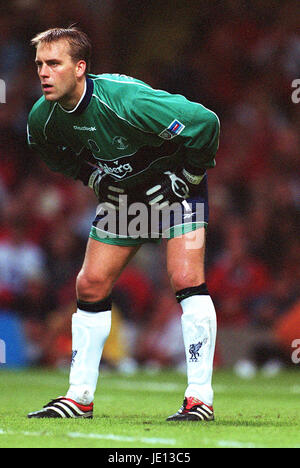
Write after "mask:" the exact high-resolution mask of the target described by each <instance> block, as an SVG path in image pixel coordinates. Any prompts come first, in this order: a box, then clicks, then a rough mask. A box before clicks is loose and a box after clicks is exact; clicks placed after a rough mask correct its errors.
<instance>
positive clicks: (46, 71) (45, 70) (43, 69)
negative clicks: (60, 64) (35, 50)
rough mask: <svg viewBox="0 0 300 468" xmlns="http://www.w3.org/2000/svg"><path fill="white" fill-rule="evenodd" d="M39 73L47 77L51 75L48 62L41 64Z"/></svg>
mask: <svg viewBox="0 0 300 468" xmlns="http://www.w3.org/2000/svg"><path fill="white" fill-rule="evenodd" d="M39 75H40V77H47V76H49V75H50V73H49V67H48V65H47V64H45V63H44V64H43V65H42V66H41V68H40V70H39Z"/></svg>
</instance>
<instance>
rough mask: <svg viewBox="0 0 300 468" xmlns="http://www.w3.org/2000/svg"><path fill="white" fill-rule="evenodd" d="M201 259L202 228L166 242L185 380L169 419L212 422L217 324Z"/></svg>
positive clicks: (203, 241) (203, 249) (202, 256)
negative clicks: (176, 408)
mask: <svg viewBox="0 0 300 468" xmlns="http://www.w3.org/2000/svg"><path fill="white" fill-rule="evenodd" d="M204 260H205V228H204V227H203V228H200V229H197V230H196V231H193V232H190V233H188V234H184V235H182V236H180V237H175V238H173V239H170V240H169V241H168V247H167V265H168V273H169V277H170V281H171V285H172V288H173V290H174V292H175V293H176V298H177V301H178V302H179V303H180V305H181V307H182V312H183V314H182V330H183V339H184V345H185V352H186V360H187V378H188V386H187V389H186V392H185V403H184V406H183V407H182V408H181V410H180V411H179V412H178V413H177V414H176V415H173V416H171V417H170V418H168V419H169V420H178V419H188V420H191V419H195V420H203V419H204V420H212V419H213V410H212V405H213V389H212V373H213V359H214V351H215V342H216V329H217V324H216V313H215V308H214V305H213V302H212V299H211V297H210V295H209V292H208V290H207V286H206V283H205V268H204ZM199 401H200V403H199ZM201 402H202V403H203V404H201Z"/></svg>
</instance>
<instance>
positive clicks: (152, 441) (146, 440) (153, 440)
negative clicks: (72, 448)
mask: <svg viewBox="0 0 300 468" xmlns="http://www.w3.org/2000/svg"><path fill="white" fill-rule="evenodd" d="M0 435H4V436H5V435H10V436H16V435H22V436H27V437H41V436H48V437H49V436H53V434H52V433H51V432H30V431H10V430H8V431H4V430H3V429H0ZM64 435H65V436H66V437H70V438H72V439H94V440H112V441H115V442H139V443H143V444H149V445H156V444H160V445H176V440H175V439H161V438H158V437H131V436H122V435H117V434H94V433H90V434H89V433H83V432H67V433H66V434H64Z"/></svg>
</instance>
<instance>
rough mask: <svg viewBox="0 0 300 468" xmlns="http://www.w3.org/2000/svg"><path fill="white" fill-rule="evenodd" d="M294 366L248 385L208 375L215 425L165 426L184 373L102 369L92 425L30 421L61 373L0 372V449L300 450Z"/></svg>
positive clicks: (62, 379) (56, 389)
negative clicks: (211, 380)
mask: <svg viewBox="0 0 300 468" xmlns="http://www.w3.org/2000/svg"><path fill="white" fill-rule="evenodd" d="M299 375H300V374H299V369H298V368H297V367H295V370H291V371H283V372H281V373H280V374H279V375H277V376H275V377H264V376H263V375H259V374H258V375H257V376H256V377H255V378H253V379H251V380H243V379H241V378H238V377H237V376H236V375H234V374H233V373H232V372H229V371H224V370H222V371H221V370H219V371H216V372H215V375H214V388H215V405H214V406H215V413H216V421H214V422H210V423H201V422H200V423H198V422H191V423H184V422H181V423H167V422H166V421H165V418H166V417H167V416H169V415H170V414H172V413H173V412H175V411H176V410H177V409H178V407H179V406H180V405H181V403H182V400H183V394H184V390H185V383H186V379H185V376H184V375H181V374H178V373H175V372H160V373H155V374H147V373H144V372H139V373H137V374H134V375H131V376H126V375H121V374H117V373H113V372H104V373H103V374H102V375H101V377H100V379H99V384H98V389H97V393H96V397H95V416H94V419H93V420H69V419H66V420H56V419H53V420H32V419H27V417H26V415H27V413H28V412H30V411H36V410H38V409H40V408H41V407H42V406H43V405H44V404H46V403H47V402H48V401H50V400H51V399H52V398H55V397H57V396H59V395H63V394H64V393H65V391H66V390H67V387H68V375H67V373H64V372H62V371H46V370H22V371H8V370H5V367H4V366H2V369H1V370H0V402H1V406H0V448H83V447H86V448H150V449H160V448H161V449H162V448H168V449H172V448H173V449H178V448H274V447H277V448H294V447H295V448H300V404H299V395H300V380H299Z"/></svg>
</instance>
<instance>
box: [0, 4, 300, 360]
mask: <svg viewBox="0 0 300 468" xmlns="http://www.w3.org/2000/svg"><path fill="white" fill-rule="evenodd" d="M186 3H188V6H186ZM175 4H176V7H174V2H173V1H172V2H171V1H169V0H165V2H163V4H162V3H161V2H158V1H151V0H150V1H147V2H144V1H135V0H130V1H129V0H110V1H109V2H102V1H101V2H100V1H97V0H90V1H87V0H86V1H81V0H64V2H61V1H60V0H15V1H14V0H11V1H10V2H9V4H8V3H7V2H2V1H1V3H0V12H1V14H0V31H1V35H0V78H1V79H3V80H5V82H6V86H7V96H6V104H0V106H1V107H0V220H1V222H0V314H1V310H2V311H4V310H5V311H11V313H15V314H17V316H18V317H20V319H21V320H22V322H23V324H24V330H25V332H26V336H27V339H28V343H29V349H28V352H29V355H30V361H31V362H32V363H33V364H44V365H51V366H57V365H61V364H63V363H64V362H67V361H68V359H69V357H70V350H71V336H70V332H71V325H70V322H71V316H72V313H74V311H75V307H76V302H75V279H76V275H77V273H78V271H79V269H80V266H81V263H82V260H83V256H84V251H85V245H86V241H87V237H88V234H89V229H90V224H91V221H92V220H93V217H94V211H95V208H96V204H95V198H94V195H93V193H92V192H91V191H90V190H89V189H87V188H85V187H83V186H82V185H81V184H80V183H76V182H74V181H72V180H67V179H66V178H64V177H63V176H61V175H58V174H54V173H51V172H50V171H49V170H48V169H47V168H46V167H45V166H44V165H43V164H42V163H41V162H40V161H39V159H38V157H37V156H36V155H34V154H32V153H31V152H30V151H29V150H28V148H27V145H26V121H27V116H28V112H29V111H30V109H31V107H32V105H33V103H34V102H35V100H37V99H38V98H39V97H40V95H41V90H40V86H39V82H38V79H37V76H36V70H35V66H34V50H32V48H31V47H30V45H29V41H30V39H31V38H32V37H33V36H34V35H35V34H36V33H37V32H40V31H42V30H44V29H48V28H49V27H53V26H68V25H70V24H73V23H77V24H78V26H79V27H80V28H82V29H83V30H84V31H86V32H87V33H88V34H89V36H90V38H91V40H92V43H93V62H92V72H93V73H96V74H98V73H106V72H108V73H125V74H128V75H131V76H134V77H136V78H139V79H141V80H143V81H146V82H147V83H149V84H150V85H152V86H153V87H159V88H161V89H166V90H168V91H170V92H174V93H180V94H184V95H185V96H186V97H187V98H189V99H191V100H194V101H197V102H201V103H202V104H204V105H205V106H206V107H208V108H210V109H212V110H213V111H215V112H216V113H217V114H218V116H219V118H220V121H221V141H220V149H219V152H218V155H217V166H216V168H215V169H213V170H211V171H210V172H209V193H210V224H209V228H208V238H207V261H206V263H207V283H208V287H209V290H210V292H211V295H212V297H213V299H214V302H215V305H216V309H217V314H218V323H219V327H220V328H222V327H237V328H238V327H247V326H250V327H252V328H254V329H259V330H268V331H272V333H273V334H274V337H275V343H276V345H278V354H280V353H283V354H284V353H286V354H289V353H291V349H290V347H291V341H290V340H292V338H293V336H294V338H295V339H296V338H300V326H299V324H300V302H299V301H300V298H299V284H300V281H299V280H300V277H299V276H300V268H299V265H300V236H299V210H300V175H299V149H300V132H299V128H300V103H299V104H298V105H297V104H296V103H294V102H292V99H291V95H292V91H293V88H292V82H293V80H295V79H297V78H298V79H299V78H300V32H299V13H300V5H299V2H298V1H296V0H295V1H285V2H277V1H275V0H265V1H259V0H253V1H251V2H250V1H246V0H236V1H233V0H225V1H222V2H221V1H216V0H210V1H199V0H198V1H193V0H190V1H189V2H178V5H177V2H175ZM113 317H114V319H113V331H112V334H111V337H110V338H109V342H108V344H107V346H106V349H105V354H104V359H105V360H106V361H107V363H108V364H109V365H111V366H118V365H124V368H125V367H126V366H127V368H128V369H130V368H131V367H130V366H134V363H137V364H141V365H147V364H149V365H153V366H156V365H157V366H161V365H163V366H165V365H166V366H170V365H171V366H173V365H178V366H180V365H181V363H182V362H183V360H184V356H182V347H181V340H182V338H181V332H180V310H179V307H178V305H177V304H176V302H175V299H174V296H173V294H172V292H171V290H170V287H169V285H168V279H167V278H166V269H165V258H164V244H162V246H160V247H156V246H155V247H153V246H144V247H143V248H142V249H141V250H140V252H139V253H138V255H137V257H136V259H134V260H133V262H132V263H131V264H130V265H129V266H128V268H127V270H126V271H125V272H124V273H123V274H122V276H121V278H120V280H119V281H118V283H117V284H116V287H115V291H114V315H113ZM297 333H298V335H297ZM276 345H275V347H276ZM275 352H276V351H275V348H274V353H275ZM216 360H217V361H218V363H219V364H220V365H222V356H221V355H218V351H217V357H216Z"/></svg>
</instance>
